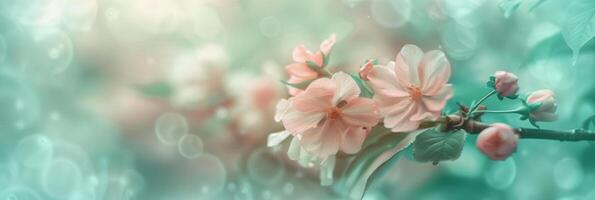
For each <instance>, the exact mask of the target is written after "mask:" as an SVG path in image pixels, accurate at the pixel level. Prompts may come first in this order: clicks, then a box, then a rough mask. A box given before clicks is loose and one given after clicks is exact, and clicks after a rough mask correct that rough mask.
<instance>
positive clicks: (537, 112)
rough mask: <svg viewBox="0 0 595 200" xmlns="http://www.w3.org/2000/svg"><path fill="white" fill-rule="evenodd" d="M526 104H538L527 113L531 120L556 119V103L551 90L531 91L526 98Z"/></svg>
mask: <svg viewBox="0 0 595 200" xmlns="http://www.w3.org/2000/svg"><path fill="white" fill-rule="evenodd" d="M527 104H528V105H539V107H537V108H536V109H534V110H533V111H531V113H530V115H529V116H530V117H531V119H532V120H533V121H555V120H557V119H558V115H557V114H556V110H557V109H558V103H557V102H556V98H555V97H554V92H553V91H551V90H547V89H543V90H537V91H535V92H533V93H531V94H530V95H529V97H528V98H527Z"/></svg>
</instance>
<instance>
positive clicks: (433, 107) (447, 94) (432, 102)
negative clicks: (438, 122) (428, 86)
mask: <svg viewBox="0 0 595 200" xmlns="http://www.w3.org/2000/svg"><path fill="white" fill-rule="evenodd" d="M452 91H453V89H452V85H451V84H446V85H444V87H442V88H441V89H440V90H439V91H437V93H436V94H434V95H433V96H424V97H423V98H422V101H423V103H424V105H425V106H426V108H428V110H430V111H433V112H440V111H442V109H443V108H444V106H445V105H446V102H447V101H448V100H449V99H450V98H451V97H452Z"/></svg>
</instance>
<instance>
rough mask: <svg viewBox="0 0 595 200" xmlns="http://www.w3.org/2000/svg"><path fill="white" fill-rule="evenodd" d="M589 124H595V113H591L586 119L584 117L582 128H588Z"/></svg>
mask: <svg viewBox="0 0 595 200" xmlns="http://www.w3.org/2000/svg"><path fill="white" fill-rule="evenodd" d="M591 126H595V115H592V116H591V117H588V118H587V119H585V121H583V126H582V128H583V129H585V130H589V129H590V128H591Z"/></svg>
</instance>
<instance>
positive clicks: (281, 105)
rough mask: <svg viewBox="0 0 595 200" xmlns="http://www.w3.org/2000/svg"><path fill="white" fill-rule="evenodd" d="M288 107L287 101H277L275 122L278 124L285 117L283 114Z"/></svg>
mask: <svg viewBox="0 0 595 200" xmlns="http://www.w3.org/2000/svg"><path fill="white" fill-rule="evenodd" d="M289 106H290V103H289V101H288V100H287V99H281V100H279V102H278V103H277V106H276V112H275V121H277V122H279V121H281V120H282V119H283V118H284V117H285V114H286V113H287V112H288V111H289Z"/></svg>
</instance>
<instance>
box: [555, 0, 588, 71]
mask: <svg viewBox="0 0 595 200" xmlns="http://www.w3.org/2000/svg"><path fill="white" fill-rule="evenodd" d="M561 30H562V36H564V40H566V43H567V44H568V46H569V47H570V48H571V49H572V51H573V52H574V53H573V57H574V61H576V58H577V57H578V53H579V51H580V50H581V48H582V47H583V46H584V45H585V44H586V43H587V42H588V41H589V40H591V38H593V37H594V36H595V1H592V0H575V1H573V2H572V3H570V5H569V6H568V8H567V9H566V11H565V13H564V19H563V20H562V27H561Z"/></svg>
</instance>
